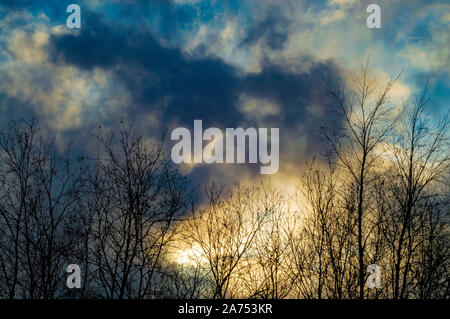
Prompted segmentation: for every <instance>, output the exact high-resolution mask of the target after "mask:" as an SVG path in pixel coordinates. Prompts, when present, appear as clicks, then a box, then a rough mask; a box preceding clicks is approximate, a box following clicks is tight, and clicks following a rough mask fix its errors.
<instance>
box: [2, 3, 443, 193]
mask: <svg viewBox="0 0 450 319" xmlns="http://www.w3.org/2000/svg"><path fill="white" fill-rule="evenodd" d="M71 3H76V4H79V5H80V8H81V21H82V22H81V29H69V28H67V26H66V19H67V17H68V15H69V13H66V7H67V6H68V5H69V4H71ZM370 3H376V4H378V5H379V6H380V8H381V28H380V29H376V28H375V29H369V28H368V27H367V25H366V19H367V17H368V15H369V13H367V12H366V8H367V6H368V5H369V4H370ZM449 25H450V4H449V3H448V2H446V1H432V0H422V1H415V0H410V1H399V0H371V1H356V0H317V1H316V0H314V1H313V0H229V1H219V0H210V1H207V0H134V1H132V0H109V1H100V0H90V1H87V0H84V1H77V2H75V1H74V0H70V1H66V0H54V1H44V0H1V1H0V126H1V127H5V125H6V124H7V122H8V121H10V120H11V119H16V120H17V119H20V118H31V117H37V118H39V121H40V124H41V126H42V127H43V128H44V129H45V130H47V131H48V132H51V134H52V135H54V136H55V137H56V143H57V145H58V147H60V148H61V149H63V148H64V147H65V146H67V145H69V144H68V143H69V142H72V143H73V144H72V145H73V146H72V147H74V148H76V149H77V150H80V151H81V152H92V151H93V146H92V145H91V144H90V143H89V142H87V141H90V140H91V135H92V132H93V131H95V129H96V128H98V126H100V125H101V126H102V127H105V128H111V129H114V128H117V126H118V123H119V122H120V120H126V121H129V122H132V123H134V124H135V125H136V127H138V128H139V129H140V130H141V131H142V132H143V133H144V134H146V136H148V138H149V139H151V138H153V137H156V136H158V134H159V133H160V132H161V130H163V129H167V130H169V131H170V130H172V129H173V128H176V127H188V128H191V129H192V127H193V122H194V120H195V119H201V120H202V121H203V127H204V128H206V127H218V128H221V129H225V128H227V127H233V128H237V127H244V128H248V127H268V128H269V127H277V128H280V143H279V145H280V168H279V171H278V173H277V174H275V176H272V177H271V178H272V179H273V180H274V181H275V182H278V183H279V184H280V185H281V184H282V185H294V184H295V183H294V180H295V179H298V177H299V169H300V167H302V165H303V163H304V162H305V161H306V160H308V159H310V158H311V157H312V156H314V155H317V154H321V153H323V152H324V151H325V146H324V145H323V143H322V142H321V139H320V134H319V128H320V127H321V126H322V125H324V123H325V124H329V123H332V122H333V121H339V118H338V116H337V115H336V113H335V112H333V110H332V109H331V108H332V106H331V100H330V96H329V94H328V93H327V91H326V87H327V86H329V85H330V84H332V85H334V84H339V85H340V86H342V87H347V86H349V85H350V79H351V75H352V74H354V72H357V71H358V68H359V67H360V65H361V64H364V63H365V62H366V61H367V59H369V60H370V69H371V70H372V72H373V74H374V76H375V77H376V78H377V79H379V80H380V81H383V80H385V79H386V78H387V77H389V76H395V75H396V74H397V73H399V72H402V75H401V78H400V80H399V82H398V83H397V85H396V86H395V87H394V88H393V91H392V103H396V104H399V105H400V104H402V103H404V102H407V101H409V100H411V99H412V98H413V97H414V95H415V94H417V92H418V90H419V89H420V88H421V87H423V85H424V83H425V82H426V81H427V79H428V83H429V89H428V92H429V96H430V97H431V101H430V104H429V113H430V116H431V117H432V118H438V117H439V116H441V115H444V114H447V113H448V112H449V110H450V100H449V94H448V92H449V88H450V81H449V73H450V32H449V31H450V30H449V29H450V28H449ZM180 169H181V170H182V172H183V174H185V175H188V176H190V177H191V178H192V179H193V180H194V181H195V182H198V183H202V182H207V181H211V180H215V181H219V182H222V183H226V184H227V183H228V184H232V183H235V182H254V181H256V180H257V179H259V178H261V176H260V174H259V169H258V167H256V166H255V165H245V164H213V165H184V166H182V167H180Z"/></svg>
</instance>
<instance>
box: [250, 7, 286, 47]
mask: <svg viewBox="0 0 450 319" xmlns="http://www.w3.org/2000/svg"><path fill="white" fill-rule="evenodd" d="M276 12H278V10H275V13H274V14H273V15H271V16H269V17H267V18H266V19H264V20H263V21H261V22H259V23H258V24H257V25H256V26H254V27H252V28H250V29H249V30H248V31H247V36H246V37H245V38H244V40H243V41H242V42H241V45H243V46H248V45H253V44H255V43H257V42H258V41H259V40H261V39H263V41H264V43H265V44H266V45H267V46H269V47H270V48H271V49H272V50H281V49H283V47H284V45H285V43H286V41H287V40H288V37H289V33H288V26H289V22H288V21H287V20H286V19H284V18H282V15H280V14H276Z"/></svg>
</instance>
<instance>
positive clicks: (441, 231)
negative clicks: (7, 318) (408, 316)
mask: <svg viewBox="0 0 450 319" xmlns="http://www.w3.org/2000/svg"><path fill="white" fill-rule="evenodd" d="M395 83H396V79H393V80H388V81H387V83H386V84H385V85H384V86H381V87H379V86H376V84H375V82H373V81H372V80H371V78H370V73H369V71H368V68H367V65H366V66H364V67H362V71H361V74H360V77H359V78H358V79H357V81H356V83H355V86H354V88H353V89H351V90H348V89H340V88H338V89H333V90H330V94H331V97H332V98H333V100H334V102H335V107H336V108H335V110H336V111H337V112H339V113H340V118H341V119H342V121H341V122H339V123H337V124H336V125H334V126H331V127H326V128H323V131H322V132H323V137H324V140H325V141H326V142H327V143H328V145H329V147H330V150H331V151H330V153H329V154H327V156H326V157H325V159H324V160H317V159H314V160H313V161H310V162H308V163H307V164H306V166H305V169H304V171H305V172H304V174H303V176H301V178H299V180H300V182H299V186H298V192H297V193H296V194H287V193H284V192H282V191H280V190H277V189H275V188H274V187H272V186H271V184H270V182H268V183H267V182H264V183H261V184H258V185H256V186H253V187H243V186H239V185H236V186H235V187H233V188H231V189H224V188H222V187H220V186H217V185H215V184H207V185H203V189H204V192H205V195H206V196H205V198H206V199H205V200H204V201H203V202H201V203H200V202H196V201H195V197H194V196H193V191H192V186H191V184H190V182H189V181H188V180H187V179H186V178H185V177H183V176H182V175H181V174H180V173H179V172H178V170H177V167H176V166H174V165H173V164H172V162H171V160H170V158H169V155H168V152H167V149H166V146H165V144H164V140H163V139H161V140H158V141H155V140H149V139H148V138H146V137H145V136H144V135H141V134H139V133H138V132H137V131H136V130H135V129H134V128H133V127H132V126H129V125H127V124H125V123H123V122H121V126H120V128H119V129H118V130H117V132H115V133H112V132H106V133H105V132H103V131H102V130H101V129H99V131H98V133H97V135H96V136H94V137H93V138H94V139H95V140H96V145H97V151H96V153H95V154H94V155H91V156H90V157H83V156H79V155H77V154H73V153H72V152H71V151H70V145H69V146H68V148H67V150H62V151H61V150H60V149H58V148H57V147H56V146H55V143H54V140H53V139H52V138H49V137H48V136H47V134H45V132H43V131H42V130H41V129H40V128H39V126H38V123H37V121H34V120H32V121H24V120H22V121H12V122H10V124H9V126H8V127H6V128H4V129H3V130H0V298H45V299H51V298H117V299H121V298H137V299H144V298H319V299H321V298H336V299H343V298H449V296H450V292H449V289H450V285H449V284H450V269H449V266H450V265H449V261H450V249H449V248H450V242H449V239H450V237H449V208H450V182H449V181H450V170H449V165H450V153H449V140H448V138H449V121H448V118H443V119H441V121H439V122H437V123H436V122H434V121H431V120H430V119H429V117H428V116H427V113H426V106H427V103H428V99H427V94H426V89H425V90H423V92H421V93H420V94H419V95H418V96H417V97H416V99H415V101H413V102H412V103H410V104H406V105H404V106H403V107H399V106H394V105H392V103H391V101H390V99H389V93H390V92H391V90H392V88H393V87H394V85H395ZM70 264H77V265H79V266H80V268H81V270H82V272H81V275H82V277H81V287H80V288H79V289H69V288H68V287H67V286H66V280H67V276H68V274H67V272H66V268H67V266H68V265H70ZM373 264H376V265H378V266H379V268H380V269H381V287H379V288H370V287H368V286H367V284H366V282H367V280H368V278H369V276H370V275H371V273H370V271H368V266H369V265H373Z"/></svg>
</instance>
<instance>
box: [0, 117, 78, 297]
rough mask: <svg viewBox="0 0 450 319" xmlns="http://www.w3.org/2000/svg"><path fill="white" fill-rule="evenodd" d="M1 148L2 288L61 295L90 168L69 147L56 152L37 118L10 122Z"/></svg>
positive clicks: (11, 292)
mask: <svg viewBox="0 0 450 319" xmlns="http://www.w3.org/2000/svg"><path fill="white" fill-rule="evenodd" d="M0 154H1V160H0V161H1V165H0V235H1V241H0V271H1V273H0V278H1V280H0V281H1V282H2V284H0V289H1V294H2V295H3V296H7V297H9V298H44V299H48V298H55V297H61V296H62V295H64V293H65V292H64V287H65V284H64V281H65V270H66V267H67V265H68V264H69V263H71V262H72V261H73V258H74V257H73V251H72V250H73V248H74V246H75V245H76V243H77V241H78V240H79V237H78V235H77V232H76V231H73V232H70V231H69V229H72V230H74V229H75V228H76V227H77V225H76V224H73V223H72V222H73V221H74V220H76V219H77V218H78V216H79V214H81V213H82V205H81V199H82V197H83V193H84V185H85V177H86V175H85V172H86V170H85V169H84V168H83V167H82V166H81V165H80V162H79V161H76V160H73V158H72V157H71V154H70V153H69V152H66V153H65V154H64V155H63V156H61V157H60V156H58V155H57V154H56V150H55V148H54V144H53V141H52V139H50V138H47V137H46V136H45V135H44V134H43V133H42V132H41V131H40V130H39V128H38V125H37V121H34V120H33V121H30V122H26V121H19V122H14V121H13V122H11V123H10V125H9V128H8V130H7V131H6V132H1V133H0Z"/></svg>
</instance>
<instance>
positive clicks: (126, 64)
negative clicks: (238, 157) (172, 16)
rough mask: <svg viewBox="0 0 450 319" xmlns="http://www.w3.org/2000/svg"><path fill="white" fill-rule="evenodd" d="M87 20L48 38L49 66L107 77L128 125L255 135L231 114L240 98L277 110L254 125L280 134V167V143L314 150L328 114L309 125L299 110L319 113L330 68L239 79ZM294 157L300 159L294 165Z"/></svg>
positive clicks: (272, 67)
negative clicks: (119, 92) (120, 91)
mask: <svg viewBox="0 0 450 319" xmlns="http://www.w3.org/2000/svg"><path fill="white" fill-rule="evenodd" d="M87 19H89V20H91V21H92V23H88V24H87V25H89V27H87V28H83V29H82V30H81V33H80V35H78V36H77V35H63V36H53V38H52V41H51V43H52V44H51V55H52V57H53V59H54V62H55V63H64V64H70V65H74V66H76V67H78V68H81V69H86V70H91V69H93V68H95V67H98V68H103V69H108V70H110V71H113V72H114V74H115V76H116V77H117V79H119V80H120V82H121V83H122V85H124V86H125V87H126V88H127V90H128V91H129V92H130V93H131V99H132V100H131V103H132V105H130V106H129V107H128V109H127V110H128V112H129V114H128V115H129V118H130V119H132V120H133V119H136V118H139V117H140V115H141V114H143V113H148V112H152V111H155V112H161V113H162V116H161V119H162V120H163V122H164V123H162V125H163V126H164V125H166V126H169V128H171V127H170V126H171V125H174V124H176V125H183V126H186V127H189V128H190V127H192V125H193V121H194V119H202V120H203V124H204V127H210V126H217V127H221V128H225V127H239V126H242V125H243V124H245V125H247V126H254V127H258V124H261V122H259V123H257V122H256V121H255V120H252V119H251V118H249V119H246V118H245V115H244V114H243V113H241V111H240V110H239V107H238V101H239V97H240V95H241V94H245V95H246V96H250V97H255V98H260V99H265V100H268V101H271V102H274V103H276V104H277V105H278V106H279V107H280V112H279V114H276V115H274V114H272V115H268V116H266V117H264V118H263V119H262V120H263V123H264V124H265V125H266V127H279V128H280V134H281V136H280V139H281V141H280V144H281V149H280V152H281V160H283V139H300V137H302V140H305V139H306V142H307V143H308V148H309V149H311V150H312V149H313V148H314V149H316V150H317V148H320V143H318V135H317V131H314V127H315V126H319V123H318V121H324V122H330V120H331V119H330V118H328V117H331V116H332V115H331V114H332V113H331V112H324V115H323V116H322V117H321V118H314V117H311V116H310V114H308V113H307V111H306V107H307V106H310V105H311V104H312V103H313V102H314V103H315V104H316V105H318V107H325V104H326V101H327V95H326V93H325V90H324V85H323V84H324V83H329V82H336V81H340V79H339V75H338V71H337V70H336V68H335V66H334V65H333V63H331V62H330V63H318V62H317V63H314V60H313V58H308V57H304V59H307V60H308V59H309V61H308V65H312V67H311V68H310V69H309V71H308V72H303V73H301V72H293V71H291V70H289V68H288V67H286V66H283V65H277V64H273V63H269V62H266V63H263V68H262V71H261V72H260V73H257V74H244V73H242V72H241V71H240V70H238V69H236V68H235V67H233V66H231V65H229V64H227V63H225V62H224V61H222V60H221V59H218V58H211V57H210V56H209V57H199V56H196V57H192V56H189V55H187V54H186V53H184V52H183V51H181V50H180V49H178V48H173V47H167V46H164V45H162V44H161V42H160V41H159V40H158V39H157V38H156V37H155V36H154V35H153V34H152V33H151V32H150V31H149V30H147V29H146V28H134V27H129V28H121V27H120V26H119V25H114V24H106V23H104V22H103V20H102V19H101V17H100V16H98V15H95V14H90V15H89V16H88V17H87ZM164 101H166V102H165V103H164ZM299 127H302V129H299ZM300 134H302V136H300ZM291 155H292V154H291V153H290V155H289V156H291ZM301 156H304V154H302V155H299V157H298V158H300V157H301ZM298 158H287V159H286V160H287V161H295V160H297V159H298Z"/></svg>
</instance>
